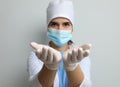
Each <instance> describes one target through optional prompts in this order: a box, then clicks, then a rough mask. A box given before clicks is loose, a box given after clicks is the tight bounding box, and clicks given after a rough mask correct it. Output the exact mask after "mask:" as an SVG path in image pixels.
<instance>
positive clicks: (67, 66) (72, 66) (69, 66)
mask: <svg viewBox="0 0 120 87" xmlns="http://www.w3.org/2000/svg"><path fill="white" fill-rule="evenodd" d="M77 66H78V63H71V64H67V63H64V68H65V70H66V71H73V70H75V69H76V67H77Z"/></svg>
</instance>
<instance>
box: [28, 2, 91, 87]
mask: <svg viewBox="0 0 120 87" xmlns="http://www.w3.org/2000/svg"><path fill="white" fill-rule="evenodd" d="M73 27H74V10H73V3H72V1H71V0H53V1H51V2H50V3H49V5H48V8H47V28H48V29H47V33H46V34H47V37H48V38H49V40H50V42H49V45H43V44H38V43H36V42H31V47H32V48H33V49H34V50H35V51H34V52H31V53H30V55H29V58H28V61H27V65H28V66H27V68H28V73H29V83H30V87H91V76H90V67H91V62H90V58H89V53H90V48H91V44H84V45H82V46H81V45H75V44H74V43H73V41H72V32H73Z"/></svg>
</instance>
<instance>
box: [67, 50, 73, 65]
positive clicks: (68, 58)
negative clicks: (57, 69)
mask: <svg viewBox="0 0 120 87" xmlns="http://www.w3.org/2000/svg"><path fill="white" fill-rule="evenodd" d="M67 61H68V62H69V63H71V61H72V52H68V57H67Z"/></svg>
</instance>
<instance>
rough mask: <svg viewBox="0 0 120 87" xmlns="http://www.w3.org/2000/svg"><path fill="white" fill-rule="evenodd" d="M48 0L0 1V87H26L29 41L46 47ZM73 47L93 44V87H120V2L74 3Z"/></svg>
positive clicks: (82, 0)
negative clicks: (74, 44)
mask: <svg viewBox="0 0 120 87" xmlns="http://www.w3.org/2000/svg"><path fill="white" fill-rule="evenodd" d="M49 1H50V0H0V87H28V73H27V69H26V65H27V64H26V62H27V57H28V55H29V52H30V51H31V50H32V49H31V47H30V46H29V43H30V42H31V41H36V42H38V43H41V44H46V43H47V39H46V36H45V32H46V27H45V25H46V7H47V5H48V2H49ZM73 3H74V7H75V20H76V24H75V28H74V32H73V41H75V43H76V44H79V45H80V44H84V43H89V42H90V43H92V45H93V47H92V49H91V54H90V56H91V62H92V69H91V70H92V71H91V73H92V82H93V87H120V69H119V66H120V55H119V53H120V48H119V47H120V46H119V45H120V39H119V37H120V36H119V34H120V30H119V29H120V1H119V0H74V1H73Z"/></svg>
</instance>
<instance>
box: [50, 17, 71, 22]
mask: <svg viewBox="0 0 120 87" xmlns="http://www.w3.org/2000/svg"><path fill="white" fill-rule="evenodd" d="M51 22H70V20H69V19H67V18H63V17H57V18H54V19H53V20H52V21H51Z"/></svg>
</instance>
